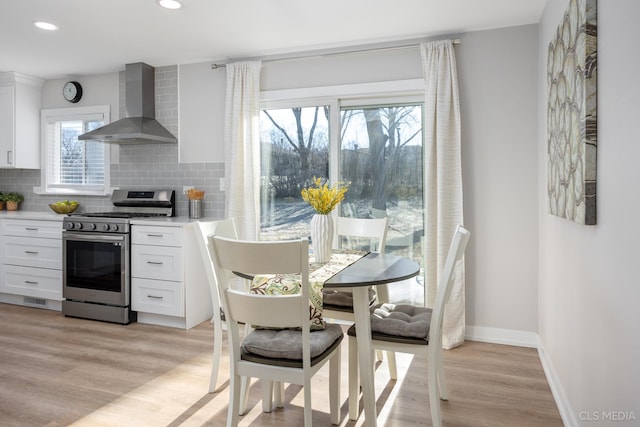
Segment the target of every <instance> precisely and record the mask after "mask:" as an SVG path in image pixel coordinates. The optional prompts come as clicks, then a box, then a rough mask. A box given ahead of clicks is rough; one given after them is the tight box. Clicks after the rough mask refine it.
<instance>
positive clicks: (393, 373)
mask: <svg viewBox="0 0 640 427" xmlns="http://www.w3.org/2000/svg"><path fill="white" fill-rule="evenodd" d="M386 353H387V364H388V365H389V377H391V379H392V380H397V379H398V367H397V366H396V354H395V353H394V352H393V351H387V352H386Z"/></svg>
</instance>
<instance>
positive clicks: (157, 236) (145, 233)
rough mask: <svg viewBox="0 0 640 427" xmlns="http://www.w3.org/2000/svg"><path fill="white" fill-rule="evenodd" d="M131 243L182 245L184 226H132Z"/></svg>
mask: <svg viewBox="0 0 640 427" xmlns="http://www.w3.org/2000/svg"><path fill="white" fill-rule="evenodd" d="M131 243H133V244H139V245H154V246H182V228H180V227H151V226H147V225H133V226H131Z"/></svg>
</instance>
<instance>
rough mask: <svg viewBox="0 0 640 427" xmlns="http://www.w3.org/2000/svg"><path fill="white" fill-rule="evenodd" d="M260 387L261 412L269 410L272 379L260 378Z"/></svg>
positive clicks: (271, 395) (271, 398)
mask: <svg viewBox="0 0 640 427" xmlns="http://www.w3.org/2000/svg"><path fill="white" fill-rule="evenodd" d="M260 387H262V412H271V408H272V406H273V405H272V403H273V381H270V380H264V379H262V380H260Z"/></svg>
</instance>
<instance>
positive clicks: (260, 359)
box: [209, 234, 344, 427]
mask: <svg viewBox="0 0 640 427" xmlns="http://www.w3.org/2000/svg"><path fill="white" fill-rule="evenodd" d="M209 241H210V245H211V247H212V249H213V251H212V253H213V256H214V265H215V266H216V271H220V272H221V274H220V276H219V278H218V279H219V285H220V295H221V301H222V306H223V308H224V312H225V315H226V320H227V326H228V328H229V355H230V360H231V373H230V395H229V412H228V418H227V426H236V425H238V411H239V404H240V402H239V400H240V387H239V386H240V384H239V383H240V377H241V376H246V377H256V378H260V379H261V380H262V381H261V382H262V391H263V407H264V403H265V402H268V405H267V406H268V407H270V406H271V403H270V402H271V398H272V392H273V382H274V381H281V382H287V383H293V384H299V385H302V386H303V392H304V425H305V426H307V427H311V425H312V411H311V377H312V376H313V375H314V374H315V373H316V372H318V370H319V369H320V368H321V367H322V366H323V365H324V364H325V363H326V362H329V407H330V418H331V423H332V424H338V423H339V421H340V420H339V418H340V344H341V342H342V339H343V336H344V335H343V332H342V328H341V327H340V326H339V325H336V324H332V323H329V322H327V324H326V327H325V329H322V330H314V331H310V326H311V321H310V319H309V242H308V240H307V239H301V240H290V241H269V242H257V241H251V242H250V241H241V240H234V239H228V238H224V237H220V236H217V235H215V234H214V235H213V236H210V237H209ZM234 272H236V273H243V274H246V275H251V276H254V275H258V274H295V275H299V277H300V284H301V286H300V287H301V292H300V293H298V294H294V295H263V294H252V293H249V292H246V291H242V290H237V289H232V288H231V287H230V285H229V279H230V278H231V277H233V276H234V275H236V273H234ZM241 323H242V324H249V325H260V326H262V327H264V328H265V329H263V328H258V329H254V330H252V331H251V332H250V333H249V334H248V335H247V336H246V337H245V338H244V339H242V340H241V338H240V334H239V329H240V324H241Z"/></svg>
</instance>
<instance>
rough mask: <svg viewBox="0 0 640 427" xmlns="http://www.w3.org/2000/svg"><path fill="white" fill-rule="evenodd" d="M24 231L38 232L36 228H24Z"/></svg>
mask: <svg viewBox="0 0 640 427" xmlns="http://www.w3.org/2000/svg"><path fill="white" fill-rule="evenodd" d="M24 229H25V230H27V231H38V229H37V228H36V227H25V228H24Z"/></svg>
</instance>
